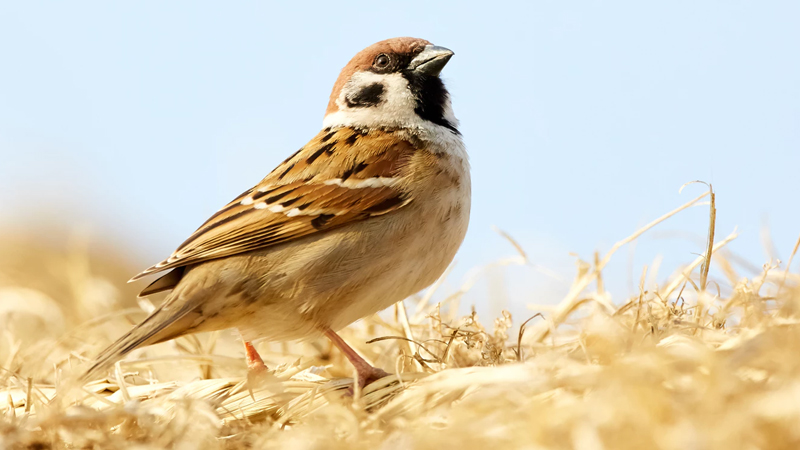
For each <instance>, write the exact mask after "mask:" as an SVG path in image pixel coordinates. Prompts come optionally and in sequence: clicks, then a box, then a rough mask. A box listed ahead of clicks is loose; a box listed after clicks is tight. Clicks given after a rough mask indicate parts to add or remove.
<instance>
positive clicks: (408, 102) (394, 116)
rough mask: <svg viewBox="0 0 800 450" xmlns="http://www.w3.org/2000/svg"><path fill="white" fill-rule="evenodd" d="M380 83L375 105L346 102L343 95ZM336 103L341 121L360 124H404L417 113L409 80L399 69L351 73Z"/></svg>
mask: <svg viewBox="0 0 800 450" xmlns="http://www.w3.org/2000/svg"><path fill="white" fill-rule="evenodd" d="M375 83H380V84H381V85H382V86H383V94H382V95H381V102H380V103H379V104H378V105H375V106H369V107H353V108H350V107H348V106H347V102H346V100H345V99H346V98H347V96H348V95H351V94H353V93H354V92H357V91H359V90H361V89H362V88H363V87H364V86H369V85H371V84H375ZM336 105H337V106H338V107H339V111H338V112H337V113H334V114H339V116H341V120H342V121H343V122H347V123H350V124H359V125H362V126H384V127H392V126H404V124H407V123H409V122H410V121H412V120H414V118H415V116H416V114H415V113H414V108H415V107H416V102H415V100H414V96H413V95H411V90H410V89H409V88H408V81H407V80H406V79H405V78H403V76H402V75H400V74H399V73H393V74H386V75H381V74H376V73H372V72H358V73H356V74H354V75H353V77H352V78H351V79H350V81H348V82H347V84H346V85H345V86H344V88H343V89H342V92H341V93H340V94H339V98H338V99H336Z"/></svg>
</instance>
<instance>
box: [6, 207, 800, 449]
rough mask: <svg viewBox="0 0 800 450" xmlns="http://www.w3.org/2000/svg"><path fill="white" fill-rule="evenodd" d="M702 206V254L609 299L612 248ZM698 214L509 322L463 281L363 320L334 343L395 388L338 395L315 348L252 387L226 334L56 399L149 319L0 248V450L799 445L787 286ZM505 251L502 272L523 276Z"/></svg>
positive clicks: (192, 342)
mask: <svg viewBox="0 0 800 450" xmlns="http://www.w3.org/2000/svg"><path fill="white" fill-rule="evenodd" d="M704 199H708V200H710V201H711V211H712V214H711V224H712V226H711V227H710V230H711V231H712V232H710V233H709V242H708V246H707V249H706V250H705V254H704V255H703V256H700V257H699V258H698V259H697V260H696V261H694V262H692V263H691V264H690V265H688V266H686V267H683V268H681V269H679V270H678V271H677V272H676V273H675V274H674V275H673V276H672V277H671V278H670V279H669V282H667V283H665V284H664V285H661V286H648V285H646V284H645V282H644V280H645V279H648V275H647V268H644V270H643V273H642V280H643V281H642V283H641V285H640V287H641V289H640V293H639V295H637V296H635V297H633V298H630V299H627V300H626V301H621V302H620V301H617V302H616V303H614V302H612V298H611V295H610V294H609V293H608V292H607V291H606V290H605V289H604V287H603V286H604V282H603V276H602V275H603V268H604V267H605V265H606V264H607V263H608V262H609V260H610V258H611V257H612V256H613V253H614V252H615V251H616V250H617V249H618V248H620V247H621V246H622V245H624V244H626V243H628V242H630V241H632V240H634V239H636V238H637V237H638V236H639V235H640V234H641V233H643V232H644V231H646V230H647V229H649V228H650V227H652V226H654V225H656V224H657V223H658V222H660V221H661V220H664V219H667V218H668V217H669V216H670V215H671V214H674V213H677V212H679V211H680V210H681V209H683V208H686V207H689V206H692V205H697V204H699V202H700V201H702V200H704ZM713 218H714V210H713V196H711V197H709V196H708V195H703V196H700V197H698V198H696V199H695V200H693V201H692V202H690V203H688V204H687V205H684V207H682V208H679V209H678V210H676V211H673V212H672V213H670V214H668V215H666V216H665V217H662V218H660V219H659V220H657V221H655V222H654V223H652V224H649V225H647V226H646V227H644V228H643V229H642V230H639V231H637V232H636V233H635V234H634V235H632V236H631V237H630V238H627V239H625V240H623V241H621V242H620V243H619V244H618V245H616V246H614V248H613V249H612V251H611V252H610V253H609V254H607V255H605V256H604V257H600V256H599V255H598V256H597V257H596V258H595V259H594V262H593V263H592V264H588V263H587V264H584V265H582V268H581V270H580V272H579V274H578V277H577V278H576V280H575V282H574V285H573V287H572V289H571V290H570V292H569V293H568V294H567V296H566V297H565V298H564V300H563V301H562V302H561V303H560V304H559V305H556V306H555V307H553V308H552V309H551V310H548V311H544V312H543V314H541V315H537V316H535V317H533V318H532V319H530V320H529V321H526V322H525V324H524V325H523V326H522V327H515V326H514V325H513V324H512V319H511V317H510V315H504V317H502V318H499V319H497V320H495V322H494V324H493V325H492V326H490V327H485V326H484V325H485V324H482V323H481V322H479V321H478V318H477V317H476V316H475V315H471V316H467V317H458V315H457V311H458V308H457V304H458V300H459V298H460V295H461V294H463V292H464V291H465V290H466V289H468V288H469V286H470V283H471V281H468V282H467V283H466V284H465V286H464V287H463V288H462V289H461V290H460V291H458V292H455V293H453V295H451V296H450V297H448V298H447V299H445V300H444V301H442V302H440V303H433V302H431V297H430V295H429V294H430V293H423V294H422V295H420V296H419V297H418V298H415V299H410V300H407V301H406V304H405V305H402V304H401V305H399V306H398V307H396V308H395V310H394V311H393V312H392V311H390V312H389V313H387V314H384V315H382V316H376V317H372V318H369V319H367V320H365V321H363V323H361V324H359V325H357V326H355V327H352V328H351V329H349V330H347V331H346V332H345V333H344V334H345V338H346V339H349V341H350V342H352V343H359V342H360V343H362V345H357V347H358V348H359V350H360V351H362V352H363V354H364V355H365V356H367V357H368V358H369V359H371V360H372V361H374V362H375V363H377V364H378V365H380V366H382V367H384V368H387V369H390V368H394V372H396V373H398V374H400V375H398V376H393V377H390V378H386V379H384V380H381V381H379V382H377V383H374V384H373V385H371V386H369V387H368V388H367V389H365V390H364V392H355V393H354V396H353V397H346V396H343V393H344V392H345V389H346V388H347V386H348V383H349V381H350V380H349V379H348V378H347V377H349V376H351V373H350V369H349V366H348V365H347V364H346V363H345V362H344V361H343V360H342V358H341V356H340V355H339V354H338V353H336V352H335V351H332V349H331V347H330V345H329V344H328V343H326V342H324V341H319V342H313V343H309V344H303V345H280V344H269V343H264V344H261V346H260V348H259V349H260V350H261V352H262V355H264V356H265V359H266V360H267V362H268V363H269V364H271V367H276V369H275V373H274V374H273V375H272V376H271V377H270V378H269V379H268V380H264V381H262V382H261V383H260V384H258V385H256V384H255V383H253V384H250V383H248V382H247V380H246V378H245V376H244V375H245V368H244V363H243V361H242V360H241V359H240V358H239V357H238V356H239V355H241V354H242V352H241V349H240V347H239V345H240V344H239V343H238V342H236V340H235V339H234V337H233V336H232V335H231V334H230V333H214V334H206V335H200V336H197V337H191V338H182V339H179V340H177V341H174V342H173V343H167V344H161V345H159V346H155V347H153V348H149V349H144V350H142V351H139V352H137V353H135V354H134V355H132V357H131V358H129V359H128V360H126V361H125V362H123V363H121V364H118V365H117V367H116V370H115V372H114V373H113V374H110V376H109V378H108V379H103V380H97V381H96V382H95V383H92V384H90V385H88V386H86V387H83V388H80V387H73V386H70V383H69V380H70V377H71V376H72V375H74V373H75V372H76V371H78V370H79V369H80V367H81V364H82V361H83V360H84V359H85V358H86V357H88V356H91V355H92V354H93V353H94V352H96V351H97V350H99V349H100V347H102V346H103V345H104V344H106V343H108V342H109V340H110V339H111V338H112V337H114V336H115V335H118V334H120V333H121V332H122V331H123V330H124V329H125V328H126V327H128V326H129V325H130V323H132V322H133V321H136V320H139V319H140V318H141V317H143V315H144V314H145V312H146V311H147V309H149V308H150V307H151V306H152V305H150V304H148V303H142V304H140V305H138V306H135V305H131V304H126V303H125V299H130V298H132V297H133V296H132V295H129V294H128V293H126V292H123V291H119V290H118V288H117V287H115V286H114V285H112V284H111V283H109V282H108V281H106V278H104V277H102V276H98V273H96V272H93V271H90V270H89V267H90V265H89V264H88V262H87V261H88V257H87V256H86V253H85V252H81V251H80V250H73V251H70V252H67V253H66V254H61V253H57V252H54V251H52V250H46V249H38V250H37V249H34V248H31V247H26V248H24V249H23V250H25V251H24V252H22V253H24V254H25V255H26V256H25V257H24V258H19V257H14V256H13V254H14V253H12V252H8V251H5V252H0V255H6V256H4V259H3V260H2V261H0V326H2V327H3V328H2V329H3V336H0V365H2V367H3V368H4V369H2V371H1V372H0V413H2V414H3V416H4V417H3V420H2V422H0V448H180V449H184V448H186V449H194V448H273V447H274V448H326V449H327V448H348V449H349V448H370V449H371V448H432V449H434V448H435V449H441V448H461V449H468V448H486V447H487V446H489V445H491V446H495V447H497V448H529V449H540V448H576V449H628V448H630V449H640V448H658V449H712V448H731V449H735V448H742V449H766V448H769V449H776V448H800V356H798V355H800V276H798V275H796V274H793V273H789V271H788V270H786V269H785V268H786V267H789V265H788V264H787V265H779V264H777V263H775V264H768V265H765V266H764V270H763V273H762V274H761V275H759V276H756V277H753V278H752V279H744V278H742V277H741V276H740V275H738V274H737V272H736V267H737V266H736V265H735V264H734V263H733V262H731V261H730V259H729V258H727V257H726V255H725V254H724V246H725V244H726V243H727V242H729V241H730V240H731V239H733V238H734V237H735V236H734V235H731V236H728V237H726V238H725V239H723V240H720V241H718V242H714V234H713V229H714V227H713ZM15 242H17V241H15ZM2 245H6V246H8V245H11V244H8V243H5V244H2ZM17 245H18V244H17ZM515 245H516V244H515ZM517 248H518V250H519V252H520V255H519V256H518V257H516V258H512V259H510V260H507V261H502V262H500V263H501V264H505V263H523V264H527V261H526V258H525V254H524V253H523V252H522V249H520V248H519V247H518V246H517ZM4 250H8V248H5V249H4ZM18 250H19V249H18ZM796 250H797V249H795V251H796ZM712 252H713V258H709V256H711V254H712ZM16 254H21V253H20V252H19V251H18V252H17V253H16ZM709 260H710V261H711V264H708V261H709ZM712 265H713V266H714V267H715V271H714V272H712V273H711V275H710V274H709V273H710V272H709V269H710V267H711V266H712ZM91 266H92V267H98V266H99V267H102V268H103V270H104V271H105V273H107V274H112V273H116V272H115V271H120V272H121V271H123V266H122V264H121V263H120V262H118V261H111V260H97V259H96V258H95V259H93V261H92V265H91ZM715 273H718V274H720V275H719V276H717V277H715V276H713V275H714V274H715ZM652 275H653V274H649V278H652V279H654V277H652ZM108 276H110V275H108ZM122 278H124V277H122V276H120V277H117V278H116V279H122ZM434 289H435V287H434ZM406 307H408V310H406ZM102 310H105V311H108V310H113V311H114V312H113V313H111V314H107V315H105V316H102V317H97V316H96V314H97V311H102ZM535 312H536V311H532V312H531V314H533V313H535ZM518 323H519V321H518ZM77 324H81V325H80V326H77ZM520 328H521V330H520ZM518 330H520V331H518ZM370 339H371V340H372V341H373V342H372V343H370V344H364V342H365V341H368V340H370ZM223 355H224V356H223ZM231 355H232V356H233V357H231ZM56 392H58V393H59V395H58V397H57V398H56V399H55V400H53V397H54V394H55V393H56Z"/></svg>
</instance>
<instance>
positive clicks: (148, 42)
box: [0, 0, 800, 305]
mask: <svg viewBox="0 0 800 450" xmlns="http://www.w3.org/2000/svg"><path fill="white" fill-rule="evenodd" d="M798 24H800V2H794V1H784V2H778V1H759V2H756V1H749V2H745V1H696V0H695V1H670V2H642V1H625V2H623V1H617V2H599V1H591V2H589V1H584V2H577V1H576V2H565V1H531V2H508V3H506V2H500V1H492V2H485V1H483V2H439V3H434V2H414V1H403V2H376V1H370V2H357V3H350V2H344V1H342V2H324V3H318V4H315V3H314V2H280V3H278V2H275V3H267V2H195V1H192V2H188V1H187V2H157V1H140V2H100V1H98V2H47V3H45V2H13V1H5V2H2V3H1V4H0V156H2V159H0V205H2V206H0V225H4V226H8V225H16V226H19V225H21V224H25V223H30V222H35V221H37V220H41V217H43V214H44V215H45V216H46V217H48V218H50V220H53V219H56V218H57V220H58V221H60V222H62V223H63V224H66V225H68V226H73V225H74V226H84V225H87V224H89V225H91V226H92V230H93V232H94V233H95V234H96V235H103V236H106V237H111V238H114V239H117V240H120V241H124V243H125V244H126V245H128V246H130V247H131V248H132V252H133V254H134V255H136V257H137V258H141V261H142V264H149V263H152V262H155V261H157V260H159V259H161V258H162V257H164V256H166V255H168V254H169V253H170V252H171V251H172V250H173V249H174V248H175V247H176V246H177V244H179V243H180V242H182V241H183V239H184V238H185V237H186V236H188V235H189V234H190V233H191V232H192V231H193V230H194V229H195V228H196V227H197V226H198V225H199V224H200V223H202V222H203V221H204V220H205V219H206V218H207V217H208V216H209V215H210V214H211V213H213V212H214V211H215V210H216V209H218V208H219V207H221V206H222V205H224V204H225V203H226V202H227V201H229V200H230V199H231V198H233V197H234V196H235V195H237V194H238V193H240V192H241V191H243V190H244V189H246V188H248V187H250V186H251V185H252V184H254V183H255V182H257V181H258V180H260V179H261V178H262V177H263V176H264V175H265V174H267V173H268V172H269V171H270V170H271V169H272V168H273V167H274V166H275V165H276V164H277V163H279V162H280V161H282V160H283V159H284V158H285V157H286V156H287V155H289V154H290V153H292V152H293V151H294V150H296V149H297V148H299V147H300V146H302V145H303V144H304V143H305V142H306V141H307V140H308V139H309V138H310V137H312V136H313V135H314V134H315V133H316V132H317V131H318V130H319V128H320V124H321V121H322V114H323V111H324V109H325V105H326V101H327V97H328V95H329V92H330V89H331V86H332V83H333V81H334V80H335V78H336V76H337V74H338V72H339V70H340V69H341V67H342V66H343V65H344V64H345V63H346V62H347V60H348V59H349V58H350V57H351V56H352V55H353V54H354V53H355V52H356V51H358V50H360V49H361V48H363V47H365V46H367V45H369V44H371V43H373V42H375V41H378V40H381V39H385V38H388V37H395V36H403V35H410V36H416V37H422V38H426V39H428V40H430V41H432V42H434V43H436V44H438V45H443V46H446V47H448V48H451V49H452V50H454V51H455V53H456V56H455V57H454V58H453V59H452V60H451V62H450V64H449V65H448V67H447V68H446V69H445V71H444V73H443V76H444V78H445V81H446V83H447V84H448V86H449V88H450V91H451V93H452V97H453V103H454V108H455V111H456V115H457V116H458V117H459V119H460V120H461V129H462V131H463V134H464V138H465V140H466V143H467V146H468V150H469V152H470V154H471V158H472V167H473V171H472V173H473V192H474V201H473V212H472V222H471V229H470V232H469V234H468V236H467V239H466V241H465V243H464V247H463V249H462V252H461V254H460V255H459V257H458V259H459V261H460V262H459V266H458V269H457V270H456V272H455V278H454V279H453V282H454V283H455V282H457V281H458V279H459V278H460V277H461V276H463V274H464V272H465V271H466V270H467V269H468V268H469V267H472V266H475V265H479V264H483V263H487V262H489V261H491V260H493V259H495V258H498V257H501V256H504V255H509V254H512V253H513V250H512V249H511V247H510V246H507V245H506V244H505V243H504V242H503V240H502V239H501V238H499V237H498V236H497V235H496V234H495V233H494V232H492V231H491V226H492V225H497V226H499V227H500V228H502V229H504V230H506V231H507V232H509V233H510V234H511V235H513V236H515V237H516V238H517V239H518V240H519V241H520V243H521V244H522V245H523V246H524V247H525V249H526V250H527V251H528V253H529V255H530V257H531V259H532V261H533V262H535V263H537V264H541V265H544V266H548V267H551V268H553V269H554V270H556V271H557V272H559V273H561V274H562V275H563V276H564V277H565V278H567V279H570V278H571V277H572V275H573V273H574V270H573V261H574V259H573V258H572V257H570V256H569V255H568V252H576V253H578V254H579V255H581V256H583V257H585V258H589V257H591V254H592V252H593V251H594V250H595V249H600V250H607V249H608V248H609V247H610V246H611V244H613V243H614V242H615V241H617V240H619V239H621V238H623V237H625V236H626V235H628V234H629V233H630V232H632V231H633V230H634V229H635V228H636V227H637V226H639V225H642V224H644V223H646V222H648V221H649V220H651V219H653V218H655V217H657V216H659V215H661V214H662V213H664V212H666V211H668V210H670V209H672V208H674V207H676V206H678V205H679V204H682V203H683V202H685V201H688V200H689V199H691V198H692V197H694V196H696V195H697V194H698V193H700V192H701V188H700V187H691V188H689V190H688V192H684V193H683V194H681V195H679V194H678V188H679V187H680V186H681V185H682V184H683V183H684V182H687V181H690V180H695V179H702V180H705V181H709V182H713V183H714V186H715V188H716V190H717V193H718V207H719V214H718V235H719V236H720V237H722V236H724V235H725V234H727V233H728V232H730V231H731V230H733V228H734V227H735V226H738V227H739V230H740V232H741V236H740V238H739V240H738V241H737V242H735V243H734V244H733V245H732V247H731V248H732V249H734V250H736V251H737V252H739V253H740V254H742V255H743V256H745V257H746V258H747V259H748V260H749V261H751V262H752V263H754V264H755V265H760V264H761V263H762V262H765V260H766V256H765V253H764V252H763V250H762V247H761V244H760V241H759V232H760V228H761V225H762V223H763V222H764V220H766V218H768V220H769V223H770V225H771V229H772V232H773V237H774V241H775V244H776V246H777V248H778V250H779V254H780V256H782V257H783V258H788V254H789V252H790V250H791V247H792V245H793V244H794V241H795V239H796V238H797V236H798V233H800V203H798V200H797V198H798V190H799V189H800V181H798V179H799V178H798V177H799V176H800V170H799V169H798V168H799V167H800V57H798V52H799V51H800V50H798V44H800V26H798ZM706 221H707V211H706V210H705V208H702V209H701V208H696V209H694V210H690V211H687V212H685V213H683V214H681V215H680V216H679V217H676V218H675V219H673V220H671V221H670V222H668V223H667V224H665V225H663V226H661V227H660V228H659V229H658V230H660V231H661V235H660V236H661V237H660V238H659V234H658V233H651V234H648V235H645V237H644V238H643V240H642V241H641V242H640V244H639V245H638V247H637V249H636V257H635V260H634V267H635V272H636V274H637V276H638V273H639V272H640V270H641V269H640V267H641V265H642V264H648V263H650V262H651V261H652V259H653V257H654V256H655V255H656V254H659V253H662V254H664V256H665V260H664V263H663V266H664V267H665V268H668V269H670V270H671V269H673V268H675V267H676V265H677V264H679V263H682V262H687V261H690V260H691V259H693V258H694V255H693V254H692V253H696V252H699V251H700V246H699V245H697V242H693V241H692V240H690V239H686V237H685V236H683V235H672V236H665V235H664V234H665V233H667V232H673V231H677V232H680V233H690V234H693V235H695V236H703V235H704V234H705V228H706ZM627 255H628V252H627V251H623V252H621V253H620V254H619V255H618V258H617V259H615V261H614V263H613V264H612V265H611V267H610V268H609V274H608V276H609V277H610V279H611V281H610V283H611V286H612V287H615V288H616V289H617V292H618V294H625V293H626V292H627V286H628V284H627V283H628V261H627V258H628V256H627ZM745 274H747V273H745ZM664 275H666V273H664ZM508 283H509V289H510V290H511V291H512V299H513V301H514V302H515V304H516V305H521V304H522V303H524V302H546V301H553V300H556V299H558V298H559V297H560V296H561V295H563V293H564V292H565V291H566V287H567V285H566V283H560V282H557V281H553V280H550V279H548V278H547V277H544V276H541V275H538V274H536V273H535V272H532V271H530V270H528V269H515V270H511V271H510V276H509V281H508ZM474 298H475V299H478V298H480V296H475V297H474ZM617 299H618V300H619V296H617Z"/></svg>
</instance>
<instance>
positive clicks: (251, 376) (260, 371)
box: [244, 341, 269, 381]
mask: <svg viewBox="0 0 800 450" xmlns="http://www.w3.org/2000/svg"><path fill="white" fill-rule="evenodd" d="M244 352H245V355H246V356H247V379H248V380H249V381H255V380H259V379H261V378H263V377H264V375H265V374H266V373H267V372H268V370H269V369H268V368H267V365H266V364H264V360H263V359H261V355H259V354H258V351H257V350H256V348H255V347H253V344H251V343H250V342H249V341H245V343H244Z"/></svg>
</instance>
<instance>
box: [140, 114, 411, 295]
mask: <svg viewBox="0 0 800 450" xmlns="http://www.w3.org/2000/svg"><path fill="white" fill-rule="evenodd" d="M414 151H415V149H414V147H413V146H412V145H411V144H410V143H408V142H406V141H402V140H397V139H396V138H395V137H394V136H393V135H392V134H391V133H388V132H383V131H378V132H371V133H366V132H361V131H357V130H353V129H349V128H341V129H337V130H333V131H331V130H323V131H322V132H321V133H320V134H318V135H317V136H316V137H315V138H314V139H312V140H311V142H309V143H308V144H306V146H305V147H303V148H302V149H300V150H299V151H298V152H297V153H295V154H294V155H292V156H291V157H289V158H288V159H287V160H286V161H284V162H283V163H282V164H281V165H279V166H278V167H277V168H276V169H275V170H273V171H272V173H270V174H269V175H268V176H267V177H266V178H264V179H263V180H262V181H261V182H260V183H259V184H258V185H256V186H255V187H253V188H252V189H250V190H248V191H246V192H244V193H242V194H241V195H240V196H239V197H237V198H236V199H234V200H233V201H232V202H230V203H228V205H226V206H225V207H224V208H222V209H221V210H219V211H218V212H217V213H216V214H214V215H213V216H211V218H210V219H208V221H206V223H204V224H203V225H202V226H201V227H200V228H198V229H197V231H195V233H194V234H192V235H191V236H190V237H189V239H187V240H186V241H185V242H184V243H183V244H181V246H180V247H178V249H177V250H175V252H174V253H173V254H172V255H171V256H170V257H169V258H167V259H166V260H164V261H162V262H160V263H158V264H156V265H154V266H152V267H150V268H148V269H147V270H145V271H144V272H142V273H140V274H139V275H136V276H135V277H133V278H132V279H131V281H133V280H137V279H139V278H141V277H143V276H145V275H148V274H151V273H155V272H160V271H162V270H166V269H171V268H174V267H181V266H186V265H189V264H196V263H198V262H202V261H207V260H210V259H216V258H222V257H225V256H231V255H235V254H238V253H243V252H247V251H251V250H256V249H261V248H265V247H269V246H271V245H276V244H280V243H284V242H287V241H291V240H293V239H297V238H300V237H304V236H308V235H310V234H313V233H317V232H322V231H325V230H330V229H332V228H336V227H339V226H342V225H345V224H348V223H353V222H356V221H359V220H365V219H367V218H369V217H372V216H377V215H382V214H386V213H389V212H392V211H395V210H397V209H399V208H401V207H403V206H404V205H407V204H408V203H409V202H411V201H412V200H413V198H411V195H410V194H409V192H407V191H406V190H404V186H403V182H402V179H403V177H402V174H403V171H404V169H406V168H407V166H408V164H409V161H410V159H411V156H412V155H413V153H414Z"/></svg>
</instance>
